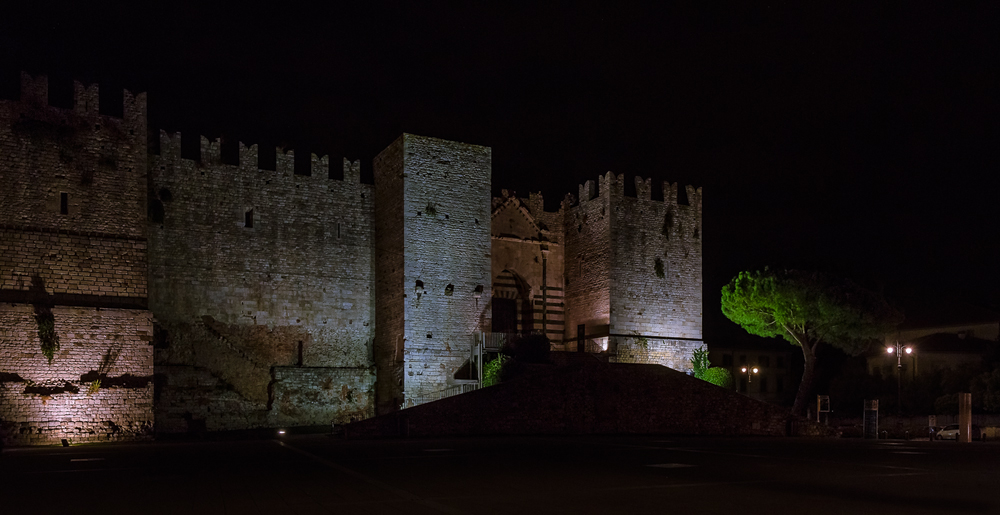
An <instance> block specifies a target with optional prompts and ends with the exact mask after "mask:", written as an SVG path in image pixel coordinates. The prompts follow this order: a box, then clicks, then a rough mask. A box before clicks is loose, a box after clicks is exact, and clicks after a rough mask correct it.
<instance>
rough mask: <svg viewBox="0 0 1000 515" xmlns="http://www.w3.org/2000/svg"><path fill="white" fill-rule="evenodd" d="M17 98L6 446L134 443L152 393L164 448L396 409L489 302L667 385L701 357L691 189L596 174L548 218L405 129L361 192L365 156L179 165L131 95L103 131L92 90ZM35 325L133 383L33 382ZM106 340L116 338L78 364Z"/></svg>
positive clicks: (3, 373) (9, 191) (0, 242)
mask: <svg viewBox="0 0 1000 515" xmlns="http://www.w3.org/2000/svg"><path fill="white" fill-rule="evenodd" d="M22 90H23V92H22V99H21V101H20V102H6V101H0V183H2V184H3V186H4V187H3V188H0V302H2V303H3V304H2V308H0V311H2V312H3V313H4V314H3V315H2V316H4V317H8V318H9V319H10V320H12V322H11V324H13V325H10V326H9V327H6V326H5V329H4V330H2V331H0V353H6V354H4V355H6V356H14V357H16V359H14V358H11V360H4V361H0V382H2V383H3V385H4V386H3V390H2V392H3V393H2V395H4V396H5V397H4V399H5V401H4V402H5V404H4V405H5V406H6V407H4V408H0V409H5V410H7V411H3V412H2V413H0V420H3V421H4V423H5V424H7V425H5V426H4V428H6V429H4V431H8V433H7V434H13V433H10V431H12V430H13V429H11V428H13V427H15V426H16V428H17V431H16V432H17V434H19V435H34V436H30V438H29V437H28V436H24V437H20V438H22V440H21V441H26V442H27V441H30V442H31V443H40V442H45V441H51V439H52V438H56V437H57V435H68V434H73V435H75V436H74V438H76V439H88V438H89V439H91V440H95V439H101V438H105V439H107V438H141V437H144V435H145V434H146V433H147V432H148V430H149V427H151V426H152V420H153V418H154V417H153V408H152V406H151V404H150V402H151V401H150V396H151V395H153V392H154V387H153V384H154V383H155V385H156V386H155V395H156V397H155V401H156V406H157V408H156V410H157V415H156V419H157V429H158V430H159V431H164V432H176V431H186V432H197V431H202V430H224V429H245V428H253V427H265V426H273V425H307V424H314V423H322V424H327V423H329V422H330V421H331V420H332V421H348V420H354V419H357V418H363V417H365V416H368V414H371V413H373V412H374V411H375V406H376V401H377V403H378V410H379V411H380V412H383V411H391V410H394V409H398V408H399V407H400V406H405V405H407V400H408V399H409V400H410V401H413V400H414V399H419V398H422V397H425V396H428V395H432V394H434V392H438V391H440V390H442V389H444V388H446V387H447V386H448V385H449V384H452V383H453V380H454V378H455V373H456V371H458V370H459V369H460V368H461V367H463V365H465V364H466V360H467V359H468V358H469V350H470V348H469V347H470V344H471V337H472V335H473V334H474V333H477V332H479V331H489V330H490V329H491V325H492V320H491V315H492V314H491V308H492V306H493V305H492V304H491V303H492V302H493V297H494V294H496V295H497V296H502V295H514V296H517V297H518V302H519V308H518V310H519V311H518V315H517V316H518V317H519V320H521V321H523V322H525V325H524V328H525V329H530V330H533V331H544V332H545V333H546V334H547V335H548V336H549V337H550V339H551V340H552V341H553V343H554V348H555V349H556V350H575V348H576V344H575V342H576V339H577V326H578V325H584V326H585V331H584V334H585V336H586V337H587V338H600V337H609V338H619V339H621V338H626V339H627V338H628V337H637V338H640V337H641V338H643V339H644V341H649V342H651V343H649V344H648V345H647V346H645V347H642V348H641V351H640V350H636V351H634V352H631V351H627V349H629V348H631V347H629V345H628V344H627V343H625V344H623V345H621V346H620V347H621V349H622V350H625V352H622V353H620V354H619V361H632V362H642V363H659V364H664V365H667V366H671V367H674V368H678V369H681V370H683V369H686V368H687V367H688V366H689V363H688V362H687V360H689V354H690V350H691V348H692V345H695V344H696V343H700V338H701V244H700V228H701V224H700V220H701V192H700V190H697V191H696V190H694V189H692V188H690V187H688V188H687V190H685V191H686V193H687V197H688V202H686V203H685V202H678V201H677V190H676V186H673V185H670V186H666V187H665V188H664V197H665V200H664V201H663V202H655V201H651V200H650V194H649V190H650V186H649V181H648V180H647V181H645V182H643V181H641V180H638V181H637V183H636V187H637V193H638V194H637V197H635V198H634V197H627V196H625V195H624V194H623V186H622V185H623V177H616V176H615V175H614V174H612V173H610V172H609V173H608V174H607V175H606V176H605V177H602V178H601V180H600V183H599V185H600V191H599V192H598V185H597V184H595V183H594V181H588V182H587V183H586V184H584V185H583V186H581V187H580V190H579V203H578V204H576V203H575V201H574V199H572V196H570V198H569V199H567V201H566V202H564V203H563V206H562V209H560V210H559V211H558V212H545V211H544V209H543V208H544V206H543V200H542V196H541V194H531V195H529V197H528V198H527V199H519V198H516V197H515V196H513V195H510V196H508V195H505V196H504V198H503V199H496V200H494V201H493V202H491V196H490V188H491V163H490V160H491V157H490V156H491V150H490V149H489V148H488V147H481V146H477V145H468V144H463V143H458V142H452V141H445V140H440V139H436V138H427V137H420V136H414V135H411V134H404V135H403V136H401V137H400V138H399V139H398V140H397V141H396V142H394V143H393V144H392V145H390V146H389V147H388V148H386V150H385V151H383V152H382V153H381V154H380V155H379V156H378V157H376V158H375V161H374V164H375V167H374V168H375V185H374V186H372V185H367V184H362V183H361V182H360V163H359V162H357V161H356V162H353V163H352V162H348V161H346V160H345V161H344V163H343V166H344V179H343V180H333V179H331V178H330V177H331V175H333V174H331V173H330V171H329V166H330V163H329V160H328V159H327V158H326V157H317V156H315V155H311V156H309V159H304V160H303V159H298V160H297V159H295V155H294V151H287V152H285V151H282V150H280V149H279V150H278V151H277V153H276V156H275V169H274V170H266V169H262V168H261V166H260V165H259V163H258V157H259V156H258V148H257V146H255V145H254V146H245V145H243V144H241V143H240V144H238V145H237V146H236V147H235V150H236V152H235V154H230V153H228V152H227V153H226V156H227V157H226V158H223V156H222V153H223V149H222V147H221V144H220V143H218V142H216V141H212V140H208V139H206V138H203V137H200V138H199V141H198V143H199V146H198V148H197V149H196V150H198V151H200V152H198V154H199V155H198V156H197V157H195V158H193V159H189V158H186V157H182V156H181V136H180V135H179V134H167V133H162V132H161V133H159V134H158V144H157V145H154V146H153V152H152V153H149V152H147V137H146V131H147V128H146V122H147V118H146V103H145V96H144V95H132V94H131V93H129V92H127V91H126V92H125V94H124V104H123V113H124V115H123V117H121V118H116V117H113V116H107V115H103V114H101V112H100V110H99V106H98V89H97V86H88V87H85V86H83V85H81V84H78V83H77V84H76V85H75V99H74V107H73V108H71V109H60V108H55V107H51V106H49V105H47V96H48V94H47V82H46V79H45V78H31V77H29V76H27V75H24V76H23V77H22ZM186 150H190V149H186ZM185 156H187V154H186V153H185ZM300 157H301V156H300ZM303 165H304V166H303ZM508 197H509V198H508ZM376 207H377V209H376ZM658 261H662V276H661V272H660V266H659V265H657V262H658ZM511 292H514V293H511ZM505 298H507V299H509V298H512V297H505ZM147 308H148V310H147ZM66 310H70V311H66ZM73 310H75V311H73ZM40 313H42V314H44V316H46V317H48V316H54V317H55V326H56V328H57V330H56V334H57V336H58V338H59V339H60V341H61V342H62V345H63V346H65V345H67V344H69V343H72V345H73V346H74V350H73V352H84V355H85V356H86V358H85V359H84V358H80V359H83V360H84V361H88V360H89V361H94V356H97V355H98V354H100V356H105V355H114V356H116V359H120V360H121V363H122V364H123V365H122V366H124V364H125V363H129V364H130V365H129V366H133V367H138V368H134V370H133V371H132V372H127V373H126V372H120V371H119V372H120V373H119V372H112V371H109V370H107V369H106V368H107V367H105V368H97V369H93V370H91V369H90V368H88V369H87V370H81V369H80V366H82V365H79V366H78V364H73V363H75V362H74V361H73V360H76V359H77V358H76V357H73V356H76V354H65V352H66V349H65V347H62V348H60V351H59V352H58V353H57V354H56V355H55V356H54V360H53V362H52V364H51V365H50V364H48V360H47V358H44V357H43V358H41V359H40V358H39V357H38V356H39V354H38V352H40V347H41V340H40V339H39V338H40V336H39V334H38V332H39V331H38V326H39V323H38V320H40V318H38V317H39V316H40V315H39V314H40ZM154 315H155V323H154V320H153V316H154ZM60 317H61V318H60ZM129 324H131V325H129ZM32 327H34V333H32V329H31V328H32ZM139 327H142V328H143V329H138V328H139ZM130 328H131V329H130ZM129 331H133V332H134V334H133V333H130V332H129ZM31 334H34V335H35V336H34V337H32V336H31ZM32 338H34V339H32ZM105 340H109V341H117V342H121V344H120V345H118V346H117V347H114V348H113V349H112V350H113V352H111V351H109V350H108V349H103V350H101V349H97V348H96V347H95V349H91V350H86V351H85V349H87V348H89V347H87V345H92V342H96V341H101V342H103V341H105ZM88 342H90V343H88ZM102 345H103V343H102ZM31 349H34V350H31ZM29 350H30V352H29ZM109 352H110V354H109ZM87 353H90V354H87ZM95 353H96V354H95ZM69 358H72V359H69ZM101 359H103V358H101ZM89 361H88V362H89ZM98 361H100V360H98ZM153 363H155V368H154V365H153ZM91 368H92V367H91ZM129 370H132V369H129ZM42 371H45V373H46V374H48V375H46V376H45V378H29V377H28V376H29V375H30V376H31V377H35V376H34V375H37V374H39V373H41V372H42ZM21 372H24V373H25V374H27V375H24V374H22V373H21ZM154 373H155V374H154ZM32 374H34V375H32ZM115 374H118V375H115ZM374 374H377V376H375V375H374ZM39 377H41V376H39ZM137 378H138V379H137ZM97 379H101V380H102V381H103V382H102V383H101V385H100V386H98V387H94V390H93V391H90V388H91V386H90V385H91V384H94V382H95V381H96V380H97ZM39 381H42V382H39ZM8 383H9V384H8ZM57 383H58V384H57ZM85 383H86V384H85ZM36 384H37V385H41V386H37V388H42V390H37V389H32V388H36V386H31V385H36ZM11 385H13V386H11ZM67 385H68V386H67ZM22 386H23V387H24V388H22ZM29 386H30V388H28V387H29ZM82 386H86V388H87V391H83V390H82V389H81V388H82ZM26 388H27V389H26ZM33 392H34V393H33ZM37 392H48V393H37ZM64 399H65V400H67V401H66V402H64V401H63V400H64ZM70 400H71V401H72V402H69V401H70ZM36 401H37V402H36ZM97 401H100V402H98V404H94V405H93V406H95V409H93V410H88V409H84V408H79V407H80V406H90V405H91V404H88V403H92V402H97ZM39 403H40V404H39ZM98 405H99V407H98ZM50 406H61V407H59V408H58V409H55V408H48V407H50ZM70 406H76V407H70ZM108 406H111V407H110V408H109V407H108ZM78 408H79V409H78ZM46 409H48V411H46ZM53 410H55V411H53ZM48 412H53V413H54V412H58V413H59V416H58V417H56V418H52V416H51V415H46V414H45V413H48ZM87 413H91V414H90V415H88V414H87ZM11 421H13V422H11ZM12 423H13V424H14V426H11V425H10V424H12ZM101 428H105V429H107V428H110V430H107V431H103V432H102V430H101ZM39 431H40V432H39ZM95 435H103V436H95ZM62 437H65V436H62ZM24 438H27V440H24ZM60 438H61V437H60Z"/></svg>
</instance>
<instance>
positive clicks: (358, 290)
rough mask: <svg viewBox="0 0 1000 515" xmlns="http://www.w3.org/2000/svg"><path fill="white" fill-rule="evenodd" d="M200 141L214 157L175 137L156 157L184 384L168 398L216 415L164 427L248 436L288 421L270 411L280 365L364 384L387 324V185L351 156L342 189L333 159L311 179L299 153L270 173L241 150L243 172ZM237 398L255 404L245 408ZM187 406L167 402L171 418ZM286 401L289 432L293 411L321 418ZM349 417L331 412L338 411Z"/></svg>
mask: <svg viewBox="0 0 1000 515" xmlns="http://www.w3.org/2000/svg"><path fill="white" fill-rule="evenodd" d="M200 143H201V145H200V150H201V152H200V159H197V160H196V159H185V158H182V157H181V142H180V135H179V134H174V135H168V134H166V133H161V134H160V145H159V149H160V150H159V154H158V155H151V156H150V157H149V170H150V173H149V175H150V187H149V192H150V204H151V206H153V209H151V210H150V212H151V217H150V224H149V233H150V256H151V259H150V267H149V270H150V271H149V275H150V284H151V286H150V289H151V296H150V309H151V310H152V311H153V312H154V313H155V314H156V317H157V321H158V323H159V324H160V327H161V328H162V329H163V334H164V337H163V338H162V339H161V340H159V342H158V345H157V354H156V356H157V359H156V363H157V369H158V373H162V375H163V378H162V380H161V382H160V384H161V386H162V388H163V389H164V390H170V389H172V388H175V387H176V388H180V389H183V392H164V395H165V397H169V398H171V399H175V400H176V399H178V398H180V399H187V398H192V399H193V403H195V404H201V405H205V406H208V409H204V410H195V411H192V410H187V411H183V412H182V413H180V416H182V417H183V419H184V424H181V423H180V422H176V423H170V422H168V421H167V420H164V421H163V424H162V427H163V428H168V427H180V426H184V427H188V428H197V427H200V424H203V425H204V426H205V427H214V428H218V427H225V428H229V429H241V428H244V427H255V426H258V425H261V424H269V423H271V422H273V421H274V420H277V419H276V418H275V417H276V413H277V412H275V413H270V410H271V409H272V408H274V402H275V400H276V399H275V395H276V391H277V390H276V389H275V382H276V381H277V379H276V378H275V372H274V370H273V368H274V367H292V368H290V369H289V371H287V372H286V373H285V374H284V375H285V377H291V376H294V375H295V374H296V373H301V374H304V377H306V376H308V375H309V374H315V370H314V369H331V370H340V372H336V373H333V372H331V373H332V375H331V376H330V377H336V378H338V379H337V380H338V381H339V380H340V379H341V376H345V377H346V376H352V377H354V379H351V380H349V381H347V382H346V383H344V384H337V385H335V387H336V389H337V390H338V391H339V390H340V388H341V387H343V386H346V385H347V384H348V383H350V384H351V387H352V388H356V387H357V384H360V383H359V381H361V382H363V380H362V378H364V377H367V376H369V375H370V373H369V372H366V371H365V369H366V368H367V367H370V366H371V363H372V357H371V342H372V340H373V338H374V322H375V320H374V308H375V306H374V267H373V246H372V243H373V240H374V223H373V222H374V198H373V188H372V186H371V185H367V184H361V183H360V170H359V163H356V162H355V163H350V162H346V161H345V163H344V177H345V179H344V180H342V181H341V180H332V179H330V178H329V177H330V173H329V169H328V160H327V158H326V157H323V158H317V157H316V156H315V155H312V156H311V159H310V164H311V167H310V169H309V175H305V174H301V175H300V174H296V173H295V172H296V170H295V168H294V162H295V160H294V153H293V152H292V151H288V152H281V151H279V152H278V153H277V155H276V167H275V168H276V170H274V171H271V170H262V169H260V168H259V167H258V149H257V147H256V145H254V146H250V147H247V146H244V145H242V144H240V145H239V149H238V162H237V163H232V164H229V163H226V162H223V160H222V158H221V152H220V151H221V149H220V145H219V143H217V142H215V141H210V140H208V139H205V138H203V137H202V138H201V142H200ZM179 366H189V367H196V368H200V369H204V370H206V371H208V372H209V373H210V374H212V375H213V376H215V377H216V378H217V379H219V380H221V381H222V383H223V384H225V385H226V386H227V388H228V389H224V391H223V392H219V391H218V390H217V389H216V388H201V389H197V388H196V389H194V390H191V389H190V388H189V386H187V385H189V384H190V380H189V379H190V377H195V376H198V373H197V372H195V371H191V370H184V369H183V368H178V367H179ZM296 367H304V368H296ZM161 369H162V372H161ZM296 371H298V372H296ZM303 380H304V379H303ZM289 381H290V382H293V383H294V382H295V381H296V380H294V379H288V381H286V382H289ZM203 382H204V381H203ZM211 382H212V381H208V383H211ZM278 383H281V382H280V381H278ZM369 386H370V385H369ZM331 388H334V386H331ZM232 392H235V393H237V394H238V395H239V396H240V397H241V398H242V400H243V401H245V402H239V403H236V404H233V403H232V402H231V399H229V398H228V397H229V396H230V394H231V393H232ZM361 397H362V398H364V399H368V400H370V398H371V397H372V392H365V393H364V394H363V395H361ZM168 404H169V405H170V406H171V407H170V408H167V407H166V406H168ZM176 404H177V402H174V401H170V402H168V403H165V404H164V410H163V416H164V417H168V418H169V417H172V416H175V415H177V413H175V410H174V409H173V407H174V406H176ZM227 406H228V408H227ZM283 406H284V407H285V409H284V411H283V412H282V413H285V414H286V415H285V416H283V417H278V418H279V419H281V420H282V423H284V424H289V425H294V424H295V423H296V421H295V420H294V416H293V415H291V414H292V413H302V414H304V415H303V417H304V418H302V420H299V421H298V423H299V425H306V424H310V423H312V421H313V420H315V419H316V418H317V417H316V416H313V415H308V416H307V415H305V413H306V412H309V411H310V410H305V409H301V410H292V409H288V402H285V403H284V404H283ZM212 407H214V408H215V409H211V408H212ZM315 409H316V408H315V407H314V408H312V409H311V411H315ZM339 413H340V407H339V406H337V405H336V404H330V405H328V406H327V409H326V412H325V416H326V418H327V419H333V418H336V417H337V416H339ZM199 417H206V418H205V419H202V418H199ZM325 423H329V420H327V421H326V422H325Z"/></svg>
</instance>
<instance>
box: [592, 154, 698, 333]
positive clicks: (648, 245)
mask: <svg viewBox="0 0 1000 515" xmlns="http://www.w3.org/2000/svg"><path fill="white" fill-rule="evenodd" d="M624 179H625V177H624V176H623V175H622V176H618V177H615V175H614V174H612V173H610V172H609V173H608V174H607V175H606V177H605V178H604V179H602V183H601V186H602V188H604V187H606V186H607V185H610V186H609V187H608V189H610V190H611V195H612V202H611V213H612V216H613V218H612V224H611V233H612V234H611V237H612V249H613V255H614V257H613V262H614V266H613V267H612V277H613V279H612V281H611V305H612V307H611V334H619V335H634V334H638V335H645V336H652V337H674V338H690V339H694V340H700V339H701V338H702V328H701V325H702V300H701V299H702V292H701V290H702V273H701V261H702V260H701V190H695V189H694V188H692V187H691V186H688V187H687V197H688V202H689V204H690V205H683V204H678V202H677V194H676V192H677V185H676V184H664V188H663V190H664V201H663V202H659V201H653V200H650V182H651V181H650V180H649V179H646V180H645V181H643V180H642V179H641V178H639V177H636V178H635V182H636V191H637V193H638V195H639V196H638V197H628V196H624V195H623V189H624ZM661 273H662V277H661Z"/></svg>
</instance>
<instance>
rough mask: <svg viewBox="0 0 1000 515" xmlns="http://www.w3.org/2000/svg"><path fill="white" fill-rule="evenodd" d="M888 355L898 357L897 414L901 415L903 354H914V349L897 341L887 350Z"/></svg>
mask: <svg viewBox="0 0 1000 515" xmlns="http://www.w3.org/2000/svg"><path fill="white" fill-rule="evenodd" d="M885 351H886V352H887V353H888V354H895V355H896V413H897V414H899V415H902V414H903V395H902V392H903V354H904V353H905V354H907V355H910V354H913V347H910V346H909V345H907V346H903V345H901V344H900V343H899V340H896V344H895V345H890V346H888V347H886V348H885Z"/></svg>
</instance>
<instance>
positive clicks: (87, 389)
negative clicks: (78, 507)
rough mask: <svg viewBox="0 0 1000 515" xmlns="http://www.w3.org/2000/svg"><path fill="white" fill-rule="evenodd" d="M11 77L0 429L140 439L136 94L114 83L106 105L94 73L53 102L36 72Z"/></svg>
mask: <svg viewBox="0 0 1000 515" xmlns="http://www.w3.org/2000/svg"><path fill="white" fill-rule="evenodd" d="M21 83H22V89H21V100H20V101H19V102H9V101H0V185H2V187H0V302H2V303H3V304H0V432H2V435H0V437H2V438H3V439H4V440H6V441H11V442H15V443H22V444H41V443H58V442H59V440H61V439H67V440H70V441H73V442H84V441H100V440H108V439H112V440H117V439H137V438H145V437H146V436H147V435H148V434H149V433H150V431H151V428H152V425H153V409H152V393H153V385H152V375H153V362H152V356H153V349H152V346H151V344H150V341H151V340H152V322H151V318H152V316H151V314H150V312H149V311H147V310H145V309H144V308H145V306H146V298H147V279H146V263H147V259H146V256H147V254H146V251H147V242H146V231H145V223H144V220H145V216H146V195H145V190H146V170H145V159H146V100H145V95H132V94H131V93H129V92H128V91H126V92H125V93H124V104H123V106H122V107H123V113H124V116H123V117H121V118H117V117H113V116H107V115H103V114H101V112H100V109H99V105H98V99H99V95H98V88H97V86H96V85H95V86H89V87H84V86H83V85H82V84H80V83H75V84H74V99H73V107H72V108H70V109H62V108H58V107H53V106H50V105H48V81H47V79H46V78H45V77H39V78H32V77H30V76H28V75H25V74H22V80H21ZM122 308H133V309H122ZM43 335H44V336H43ZM43 339H44V342H45V343H44V345H43ZM43 347H48V348H49V349H50V350H51V359H49V357H48V356H46V353H45V352H43Z"/></svg>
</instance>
